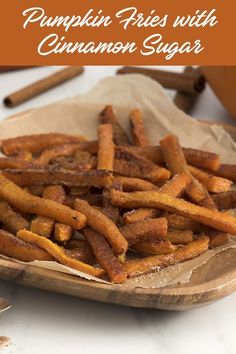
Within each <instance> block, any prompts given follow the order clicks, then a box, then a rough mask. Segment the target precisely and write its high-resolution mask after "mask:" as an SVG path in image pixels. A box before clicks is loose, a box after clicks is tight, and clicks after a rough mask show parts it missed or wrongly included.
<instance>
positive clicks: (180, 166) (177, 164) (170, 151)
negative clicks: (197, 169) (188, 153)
mask: <svg viewBox="0 0 236 354" xmlns="http://www.w3.org/2000/svg"><path fill="white" fill-rule="evenodd" d="M160 146H161V151H162V154H163V156H164V160H165V163H166V165H167V167H168V169H169V170H170V172H171V174H172V176H174V175H177V174H178V173H183V172H186V173H187V172H188V166H187V162H186V159H185V156H184V153H183V150H182V148H181V146H180V144H179V140H178V138H177V136H175V135H167V136H166V137H165V138H164V139H162V140H161V141H160Z"/></svg>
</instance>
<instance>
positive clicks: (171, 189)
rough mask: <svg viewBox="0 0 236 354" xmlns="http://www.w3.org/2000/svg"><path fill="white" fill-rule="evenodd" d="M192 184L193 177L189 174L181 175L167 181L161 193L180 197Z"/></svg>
mask: <svg viewBox="0 0 236 354" xmlns="http://www.w3.org/2000/svg"><path fill="white" fill-rule="evenodd" d="M190 182H191V177H190V176H189V175H188V174H187V173H180V174H177V175H175V176H174V177H173V178H172V179H170V180H169V181H167V182H166V183H165V184H164V185H163V186H162V187H161V189H160V192H162V193H166V194H168V195H171V196H172V197H179V196H181V195H182V194H183V193H184V192H185V189H186V188H187V186H188V185H189V184H190Z"/></svg>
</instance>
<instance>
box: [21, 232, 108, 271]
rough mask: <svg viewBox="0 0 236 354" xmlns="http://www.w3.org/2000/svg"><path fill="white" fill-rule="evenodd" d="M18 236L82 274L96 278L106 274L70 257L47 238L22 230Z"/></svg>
mask: <svg viewBox="0 0 236 354" xmlns="http://www.w3.org/2000/svg"><path fill="white" fill-rule="evenodd" d="M17 236H18V237H20V238H21V239H23V240H24V241H27V242H30V243H32V244H33V245H36V246H38V247H41V248H43V249H44V250H46V251H47V252H48V253H50V254H51V255H52V256H53V257H54V258H55V259H56V260H57V261H58V262H59V263H61V264H64V265H65V266H67V267H71V268H74V269H76V270H78V271H80V272H84V273H87V274H90V275H93V276H95V277H100V276H102V275H103V274H104V271H103V270H102V269H98V268H95V267H92V266H91V265H89V264H86V263H83V262H81V261H78V260H77V259H73V258H71V257H69V256H68V255H67V254H66V252H65V251H64V250H63V248H61V247H60V246H58V245H56V244H55V243H53V242H52V241H50V240H49V239H47V238H45V237H40V236H38V235H36V234H34V233H33V232H30V231H26V230H20V231H18V232H17Z"/></svg>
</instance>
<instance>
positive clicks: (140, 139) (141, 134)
mask: <svg viewBox="0 0 236 354" xmlns="http://www.w3.org/2000/svg"><path fill="white" fill-rule="evenodd" d="M129 122H130V127H131V133H132V138H133V144H134V145H136V146H145V145H149V144H150V143H149V139H148V137H147V134H146V132H145V128H144V122H143V118H142V114H141V112H140V110H139V109H133V110H132V111H131V112H130V115H129Z"/></svg>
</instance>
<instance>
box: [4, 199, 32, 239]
mask: <svg viewBox="0 0 236 354" xmlns="http://www.w3.org/2000/svg"><path fill="white" fill-rule="evenodd" d="M0 222H1V223H2V224H3V225H4V226H5V227H6V228H7V229H8V230H9V231H11V232H14V233H16V232H17V231H19V230H21V229H28V228H29V222H28V221H27V220H26V219H24V218H23V217H22V216H21V215H20V214H19V213H16V212H15V211H14V210H12V208H11V206H10V205H9V204H8V203H7V202H5V201H3V200H0Z"/></svg>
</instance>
